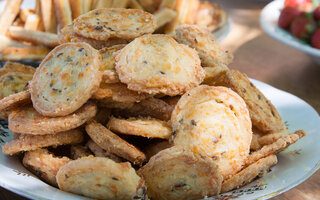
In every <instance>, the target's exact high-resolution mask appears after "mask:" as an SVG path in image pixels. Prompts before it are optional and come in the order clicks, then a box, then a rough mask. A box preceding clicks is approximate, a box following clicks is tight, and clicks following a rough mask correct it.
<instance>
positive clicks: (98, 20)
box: [73, 8, 156, 40]
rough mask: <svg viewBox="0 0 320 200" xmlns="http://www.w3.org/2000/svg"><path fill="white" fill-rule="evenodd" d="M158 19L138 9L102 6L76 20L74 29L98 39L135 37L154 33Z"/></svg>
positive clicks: (85, 35)
mask: <svg viewBox="0 0 320 200" xmlns="http://www.w3.org/2000/svg"><path fill="white" fill-rule="evenodd" d="M155 28H156V21H155V19H154V17H153V15H152V14H150V13H147V12H144V11H142V10H138V9H124V8H101V9H96V10H92V11H90V12H87V13H85V14H83V15H81V16H79V17H78V18H77V19H75V20H74V23H73V30H74V31H75V32H76V33H77V34H79V35H81V36H84V37H88V38H92V39H96V40H108V39H109V38H123V39H133V38H136V37H139V36H141V35H143V34H147V33H152V32H153V31H154V30H155Z"/></svg>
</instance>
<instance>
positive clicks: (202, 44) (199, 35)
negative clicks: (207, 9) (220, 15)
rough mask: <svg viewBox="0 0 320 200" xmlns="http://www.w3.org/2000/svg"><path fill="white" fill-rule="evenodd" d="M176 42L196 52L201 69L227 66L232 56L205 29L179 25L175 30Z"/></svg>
mask: <svg viewBox="0 0 320 200" xmlns="http://www.w3.org/2000/svg"><path fill="white" fill-rule="evenodd" d="M175 38H176V40H177V41H178V42H179V43H182V44H185V45H188V46H189V47H191V48H194V49H196V50H197V52H198V54H199V57H200V59H201V65H202V66H203V67H218V66H220V65H224V66H227V65H228V64H229V63H231V62H232V59H233V56H232V55H231V54H230V53H229V52H228V51H224V50H223V49H221V47H220V46H219V43H218V42H217V40H216V38H215V37H214V36H213V35H212V33H211V32H209V31H208V30H207V29H206V28H201V27H199V26H197V25H187V24H184V25H181V26H179V27H178V28H177V29H176V37H175Z"/></svg>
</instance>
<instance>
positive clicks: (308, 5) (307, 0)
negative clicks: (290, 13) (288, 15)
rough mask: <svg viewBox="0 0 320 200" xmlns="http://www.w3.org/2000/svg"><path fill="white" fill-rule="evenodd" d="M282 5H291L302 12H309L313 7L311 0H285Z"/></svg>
mask: <svg viewBox="0 0 320 200" xmlns="http://www.w3.org/2000/svg"><path fill="white" fill-rule="evenodd" d="M284 7H293V8H297V9H298V10H300V11H303V12H311V11H312V8H313V1H312V0H286V1H285V2H284Z"/></svg>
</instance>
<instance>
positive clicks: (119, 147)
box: [86, 120, 146, 165]
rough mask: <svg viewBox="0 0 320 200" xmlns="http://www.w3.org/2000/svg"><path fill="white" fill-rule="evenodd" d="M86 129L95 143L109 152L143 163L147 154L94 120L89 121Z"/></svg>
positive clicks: (136, 162) (139, 163) (137, 163)
mask: <svg viewBox="0 0 320 200" xmlns="http://www.w3.org/2000/svg"><path fill="white" fill-rule="evenodd" d="M86 131H87V133H88V135H89V136H90V138H91V139H92V140H93V141H94V142H95V143H97V144H98V145H99V146H100V147H101V148H103V149H105V150H106V151H108V152H112V153H113V154H115V155H117V156H120V157H122V158H125V159H127V160H129V161H131V162H133V163H134V164H136V165H141V164H142V163H143V162H144V161H145V159H146V156H145V155H144V154H143V153H142V152H141V151H140V150H139V149H137V148H136V147H134V146H133V145H131V144H129V143H128V142H126V141H125V140H123V139H121V138H120V137H119V136H117V135H116V134H114V133H112V132H111V131H110V130H109V129H107V128H106V127H104V126H103V125H101V124H99V123H97V122H95V121H93V120H92V121H91V122H88V123H87V125H86Z"/></svg>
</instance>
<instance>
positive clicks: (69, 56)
mask: <svg viewBox="0 0 320 200" xmlns="http://www.w3.org/2000/svg"><path fill="white" fill-rule="evenodd" d="M100 65H101V55H100V54H99V52H98V51H97V50H95V49H93V48H92V47H91V46H90V45H88V44H86V43H65V44H62V45H60V46H58V47H56V48H55V49H54V50H52V51H51V52H50V53H49V54H48V55H47V57H46V58H45V59H44V60H43V61H42V63H41V64H40V66H39V67H38V68H37V70H36V73H35V74H34V77H33V80H32V82H31V84H30V93H31V99H32V102H33V107H34V108H35V109H36V110H37V111H38V112H39V113H40V114H42V115H44V116H49V117H58V116H66V115H68V114H71V113H73V112H74V111H76V110H77V109H79V108H80V107H81V106H82V105H83V104H84V103H85V102H87V100H88V99H89V98H90V97H91V96H92V95H93V94H94V93H95V92H96V91H97V90H98V88H99V85H100V82H101V79H102V72H101V70H100Z"/></svg>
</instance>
